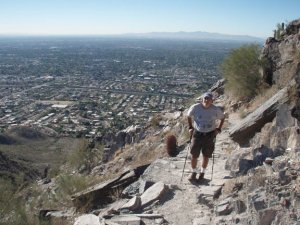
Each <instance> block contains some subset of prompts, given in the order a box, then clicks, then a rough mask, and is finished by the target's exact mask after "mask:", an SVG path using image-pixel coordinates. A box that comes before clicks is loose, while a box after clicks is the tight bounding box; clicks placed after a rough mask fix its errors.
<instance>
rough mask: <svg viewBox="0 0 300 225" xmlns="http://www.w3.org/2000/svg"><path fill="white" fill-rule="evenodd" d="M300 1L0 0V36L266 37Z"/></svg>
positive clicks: (296, 12)
mask: <svg viewBox="0 0 300 225" xmlns="http://www.w3.org/2000/svg"><path fill="white" fill-rule="evenodd" d="M297 18H300V0H285V1H279V0H0V34H25V35H31V34H42V35H45V34H64V35H65V34H122V33H145V32H177V31H187V32H189V31H206V32H216V33H224V34H242V35H251V36H256V37H262V38H266V37H269V36H272V35H273V32H272V30H274V29H275V27H276V24H277V23H279V22H280V23H281V22H285V23H286V22H289V21H291V20H294V19H297Z"/></svg>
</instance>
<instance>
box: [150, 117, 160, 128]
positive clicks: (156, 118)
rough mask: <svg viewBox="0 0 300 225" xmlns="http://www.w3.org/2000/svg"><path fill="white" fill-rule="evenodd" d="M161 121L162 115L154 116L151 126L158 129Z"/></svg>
mask: <svg viewBox="0 0 300 225" xmlns="http://www.w3.org/2000/svg"><path fill="white" fill-rule="evenodd" d="M161 120H162V117H161V115H160V114H156V115H155V116H153V117H152V118H151V120H150V124H151V125H152V126H153V127H158V126H159V123H160V121H161Z"/></svg>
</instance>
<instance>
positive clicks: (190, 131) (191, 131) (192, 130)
mask: <svg viewBox="0 0 300 225" xmlns="http://www.w3.org/2000/svg"><path fill="white" fill-rule="evenodd" d="M193 132H194V127H189V134H190V139H192V136H193Z"/></svg>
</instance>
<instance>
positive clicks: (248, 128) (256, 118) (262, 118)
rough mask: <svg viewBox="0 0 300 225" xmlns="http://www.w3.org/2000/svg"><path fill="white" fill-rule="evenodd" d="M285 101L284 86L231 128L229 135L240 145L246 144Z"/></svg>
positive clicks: (285, 89) (286, 99)
mask: <svg viewBox="0 0 300 225" xmlns="http://www.w3.org/2000/svg"><path fill="white" fill-rule="evenodd" d="M287 101H288V93H287V88H284V89H282V90H280V91H279V92H278V93H277V94H276V95H274V96H273V97H271V98H270V99H269V100H268V101H266V102H265V104H263V105H261V106H260V107H259V108H258V109H256V110H255V111H254V112H252V113H251V114H249V115H248V116H247V117H246V118H244V119H243V120H242V121H241V122H240V123H238V124H236V125H235V126H234V127H233V128H231V130H230V131H229V135H230V137H231V138H232V140H234V141H235V142H237V143H239V144H240V145H246V144H248V143H249V141H250V139H251V138H252V137H253V136H254V135H255V133H257V132H259V131H260V130H261V129H262V127H263V126H264V125H265V124H266V123H269V122H271V121H272V120H273V119H274V118H275V116H276V112H277V111H278V109H279V106H280V105H281V104H284V103H286V102H287Z"/></svg>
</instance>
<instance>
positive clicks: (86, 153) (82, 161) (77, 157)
mask: <svg viewBox="0 0 300 225" xmlns="http://www.w3.org/2000/svg"><path fill="white" fill-rule="evenodd" d="M102 155H103V145H101V144H97V145H96V146H94V147H90V146H89V141H88V140H87V139H82V141H81V142H80V144H79V146H78V148H77V149H76V150H75V151H74V152H72V153H71V154H70V155H69V157H68V164H69V165H70V166H71V167H73V168H76V169H79V168H81V167H83V168H85V169H86V170H88V171H90V170H91V168H92V167H93V166H95V164H97V163H98V162H99V160H100V159H101V158H102Z"/></svg>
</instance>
